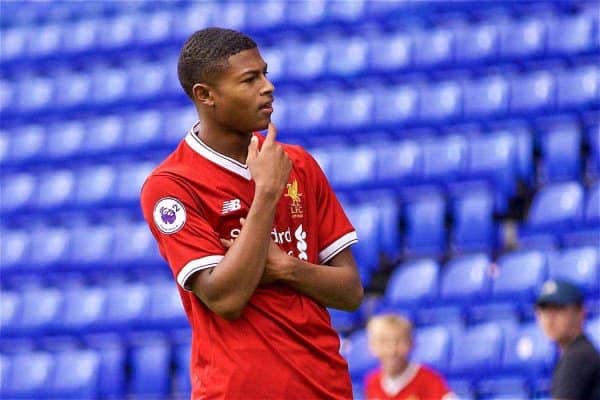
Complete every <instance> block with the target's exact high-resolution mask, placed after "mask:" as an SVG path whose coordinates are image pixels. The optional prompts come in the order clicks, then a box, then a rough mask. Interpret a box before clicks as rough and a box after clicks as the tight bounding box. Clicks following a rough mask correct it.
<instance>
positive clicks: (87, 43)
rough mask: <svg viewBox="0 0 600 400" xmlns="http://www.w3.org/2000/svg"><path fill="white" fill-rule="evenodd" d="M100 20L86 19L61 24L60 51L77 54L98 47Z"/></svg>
mask: <svg viewBox="0 0 600 400" xmlns="http://www.w3.org/2000/svg"><path fill="white" fill-rule="evenodd" d="M100 24H101V20H100V18H94V17H88V18H84V19H81V20H79V21H73V22H66V21H65V22H62V23H61V25H62V26H63V30H62V50H63V52H65V53H77V52H82V51H87V50H90V49H93V48H95V47H96V46H97V45H98V30H99V28H100Z"/></svg>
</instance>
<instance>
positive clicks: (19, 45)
mask: <svg viewBox="0 0 600 400" xmlns="http://www.w3.org/2000/svg"><path fill="white" fill-rule="evenodd" d="M27 32H28V31H27V27H26V26H13V27H10V28H7V29H4V28H3V29H2V42H0V52H1V53H2V58H3V59H4V60H7V61H9V60H16V59H19V58H23V57H24V56H25V54H26V47H25V43H26V38H27Z"/></svg>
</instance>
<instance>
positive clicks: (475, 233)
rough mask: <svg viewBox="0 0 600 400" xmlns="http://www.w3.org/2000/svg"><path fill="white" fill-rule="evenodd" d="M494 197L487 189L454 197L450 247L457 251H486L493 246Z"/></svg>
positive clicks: (494, 233)
mask: <svg viewBox="0 0 600 400" xmlns="http://www.w3.org/2000/svg"><path fill="white" fill-rule="evenodd" d="M493 214H494V198H493V195H492V193H490V192H489V191H487V190H485V191H484V190H475V191H473V192H469V193H467V194H466V195H464V196H460V197H458V198H455V199H454V201H453V204H452V216H453V227H452V249H453V250H454V251H456V252H458V253H465V252H472V251H488V250H490V249H492V248H493V247H494V243H495V239H496V229H495V226H494V220H493V217H494V215H493Z"/></svg>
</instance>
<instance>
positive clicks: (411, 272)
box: [385, 259, 438, 304]
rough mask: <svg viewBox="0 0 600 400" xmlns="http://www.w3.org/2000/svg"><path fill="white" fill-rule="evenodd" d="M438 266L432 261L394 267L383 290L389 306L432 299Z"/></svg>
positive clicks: (427, 260)
mask: <svg viewBox="0 0 600 400" xmlns="http://www.w3.org/2000/svg"><path fill="white" fill-rule="evenodd" d="M437 280H438V264H437V263H436V262H435V261H434V260H432V259H423V260H417V261H411V262H407V263H404V264H401V265H399V266H397V267H396V269H395V270H394V272H393V273H392V276H391V277H390V280H389V281H388V284H387V288H386V290H385V298H386V299H387V301H388V302H389V303H390V304H402V303H417V302H421V301H426V300H430V299H433V298H434V297H435V296H436V295H437V290H438V282H437Z"/></svg>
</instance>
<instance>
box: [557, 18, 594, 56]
mask: <svg viewBox="0 0 600 400" xmlns="http://www.w3.org/2000/svg"><path fill="white" fill-rule="evenodd" d="M551 21H552V23H551V24H549V28H548V50H549V51H551V52H564V53H578V52H580V51H584V50H587V49H590V48H591V47H592V40H593V36H592V34H593V21H592V19H591V18H590V17H588V16H587V15H585V14H576V15H569V16H561V17H559V18H556V19H554V20H551ZM565 32H568V33H569V34H568V35H566V34H565Z"/></svg>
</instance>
